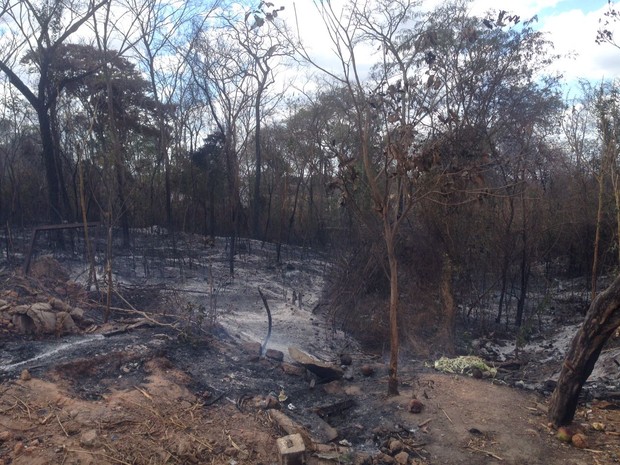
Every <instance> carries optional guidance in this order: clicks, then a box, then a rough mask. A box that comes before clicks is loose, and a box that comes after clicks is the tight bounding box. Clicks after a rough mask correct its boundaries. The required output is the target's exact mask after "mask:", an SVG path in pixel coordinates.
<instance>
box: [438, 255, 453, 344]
mask: <svg viewBox="0 0 620 465" xmlns="http://www.w3.org/2000/svg"><path fill="white" fill-rule="evenodd" d="M453 272H454V266H453V265H452V260H451V259H450V257H449V256H448V254H447V253H444V256H443V263H442V270H441V285H440V293H441V303H442V307H443V328H441V333H440V334H441V341H439V342H440V343H441V344H442V345H443V349H444V350H445V351H446V352H447V353H450V354H453V353H454V330H455V327H456V305H455V304H454V294H453V289H452V274H453Z"/></svg>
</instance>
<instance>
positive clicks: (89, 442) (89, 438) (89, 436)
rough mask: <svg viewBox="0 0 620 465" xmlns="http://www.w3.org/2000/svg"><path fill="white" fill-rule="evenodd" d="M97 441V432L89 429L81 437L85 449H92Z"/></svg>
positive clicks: (81, 443)
mask: <svg viewBox="0 0 620 465" xmlns="http://www.w3.org/2000/svg"><path fill="white" fill-rule="evenodd" d="M96 441H97V431H96V430H94V429H89V430H88V431H84V432H83V433H82V436H80V445H82V446H83V447H92V446H94V445H95V442H96Z"/></svg>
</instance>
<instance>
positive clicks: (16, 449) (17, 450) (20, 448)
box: [13, 441, 24, 457]
mask: <svg viewBox="0 0 620 465" xmlns="http://www.w3.org/2000/svg"><path fill="white" fill-rule="evenodd" d="M22 452H24V443H23V442H21V441H19V442H16V443H15V445H14V446H13V455H14V456H15V457H17V456H18V455H21V454H22Z"/></svg>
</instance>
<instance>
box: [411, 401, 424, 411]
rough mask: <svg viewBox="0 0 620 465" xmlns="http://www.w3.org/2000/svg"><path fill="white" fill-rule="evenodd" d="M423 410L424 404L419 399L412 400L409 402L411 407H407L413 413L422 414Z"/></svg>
mask: <svg viewBox="0 0 620 465" xmlns="http://www.w3.org/2000/svg"><path fill="white" fill-rule="evenodd" d="M423 409H424V404H423V403H422V402H420V401H419V400H418V399H411V400H410V401H409V405H408V406H407V410H409V411H410V412H411V413H421V412H422V410H423Z"/></svg>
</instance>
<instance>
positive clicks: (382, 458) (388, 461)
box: [376, 452, 395, 465]
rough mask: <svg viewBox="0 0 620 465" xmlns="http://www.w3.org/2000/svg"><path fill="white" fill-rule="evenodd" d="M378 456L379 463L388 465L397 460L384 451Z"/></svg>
mask: <svg viewBox="0 0 620 465" xmlns="http://www.w3.org/2000/svg"><path fill="white" fill-rule="evenodd" d="M376 458H377V462H378V463H386V464H388V465H391V464H392V463H394V462H395V460H394V457H392V456H391V455H388V454H384V453H383V452H380V453H379V454H377V457H376Z"/></svg>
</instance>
